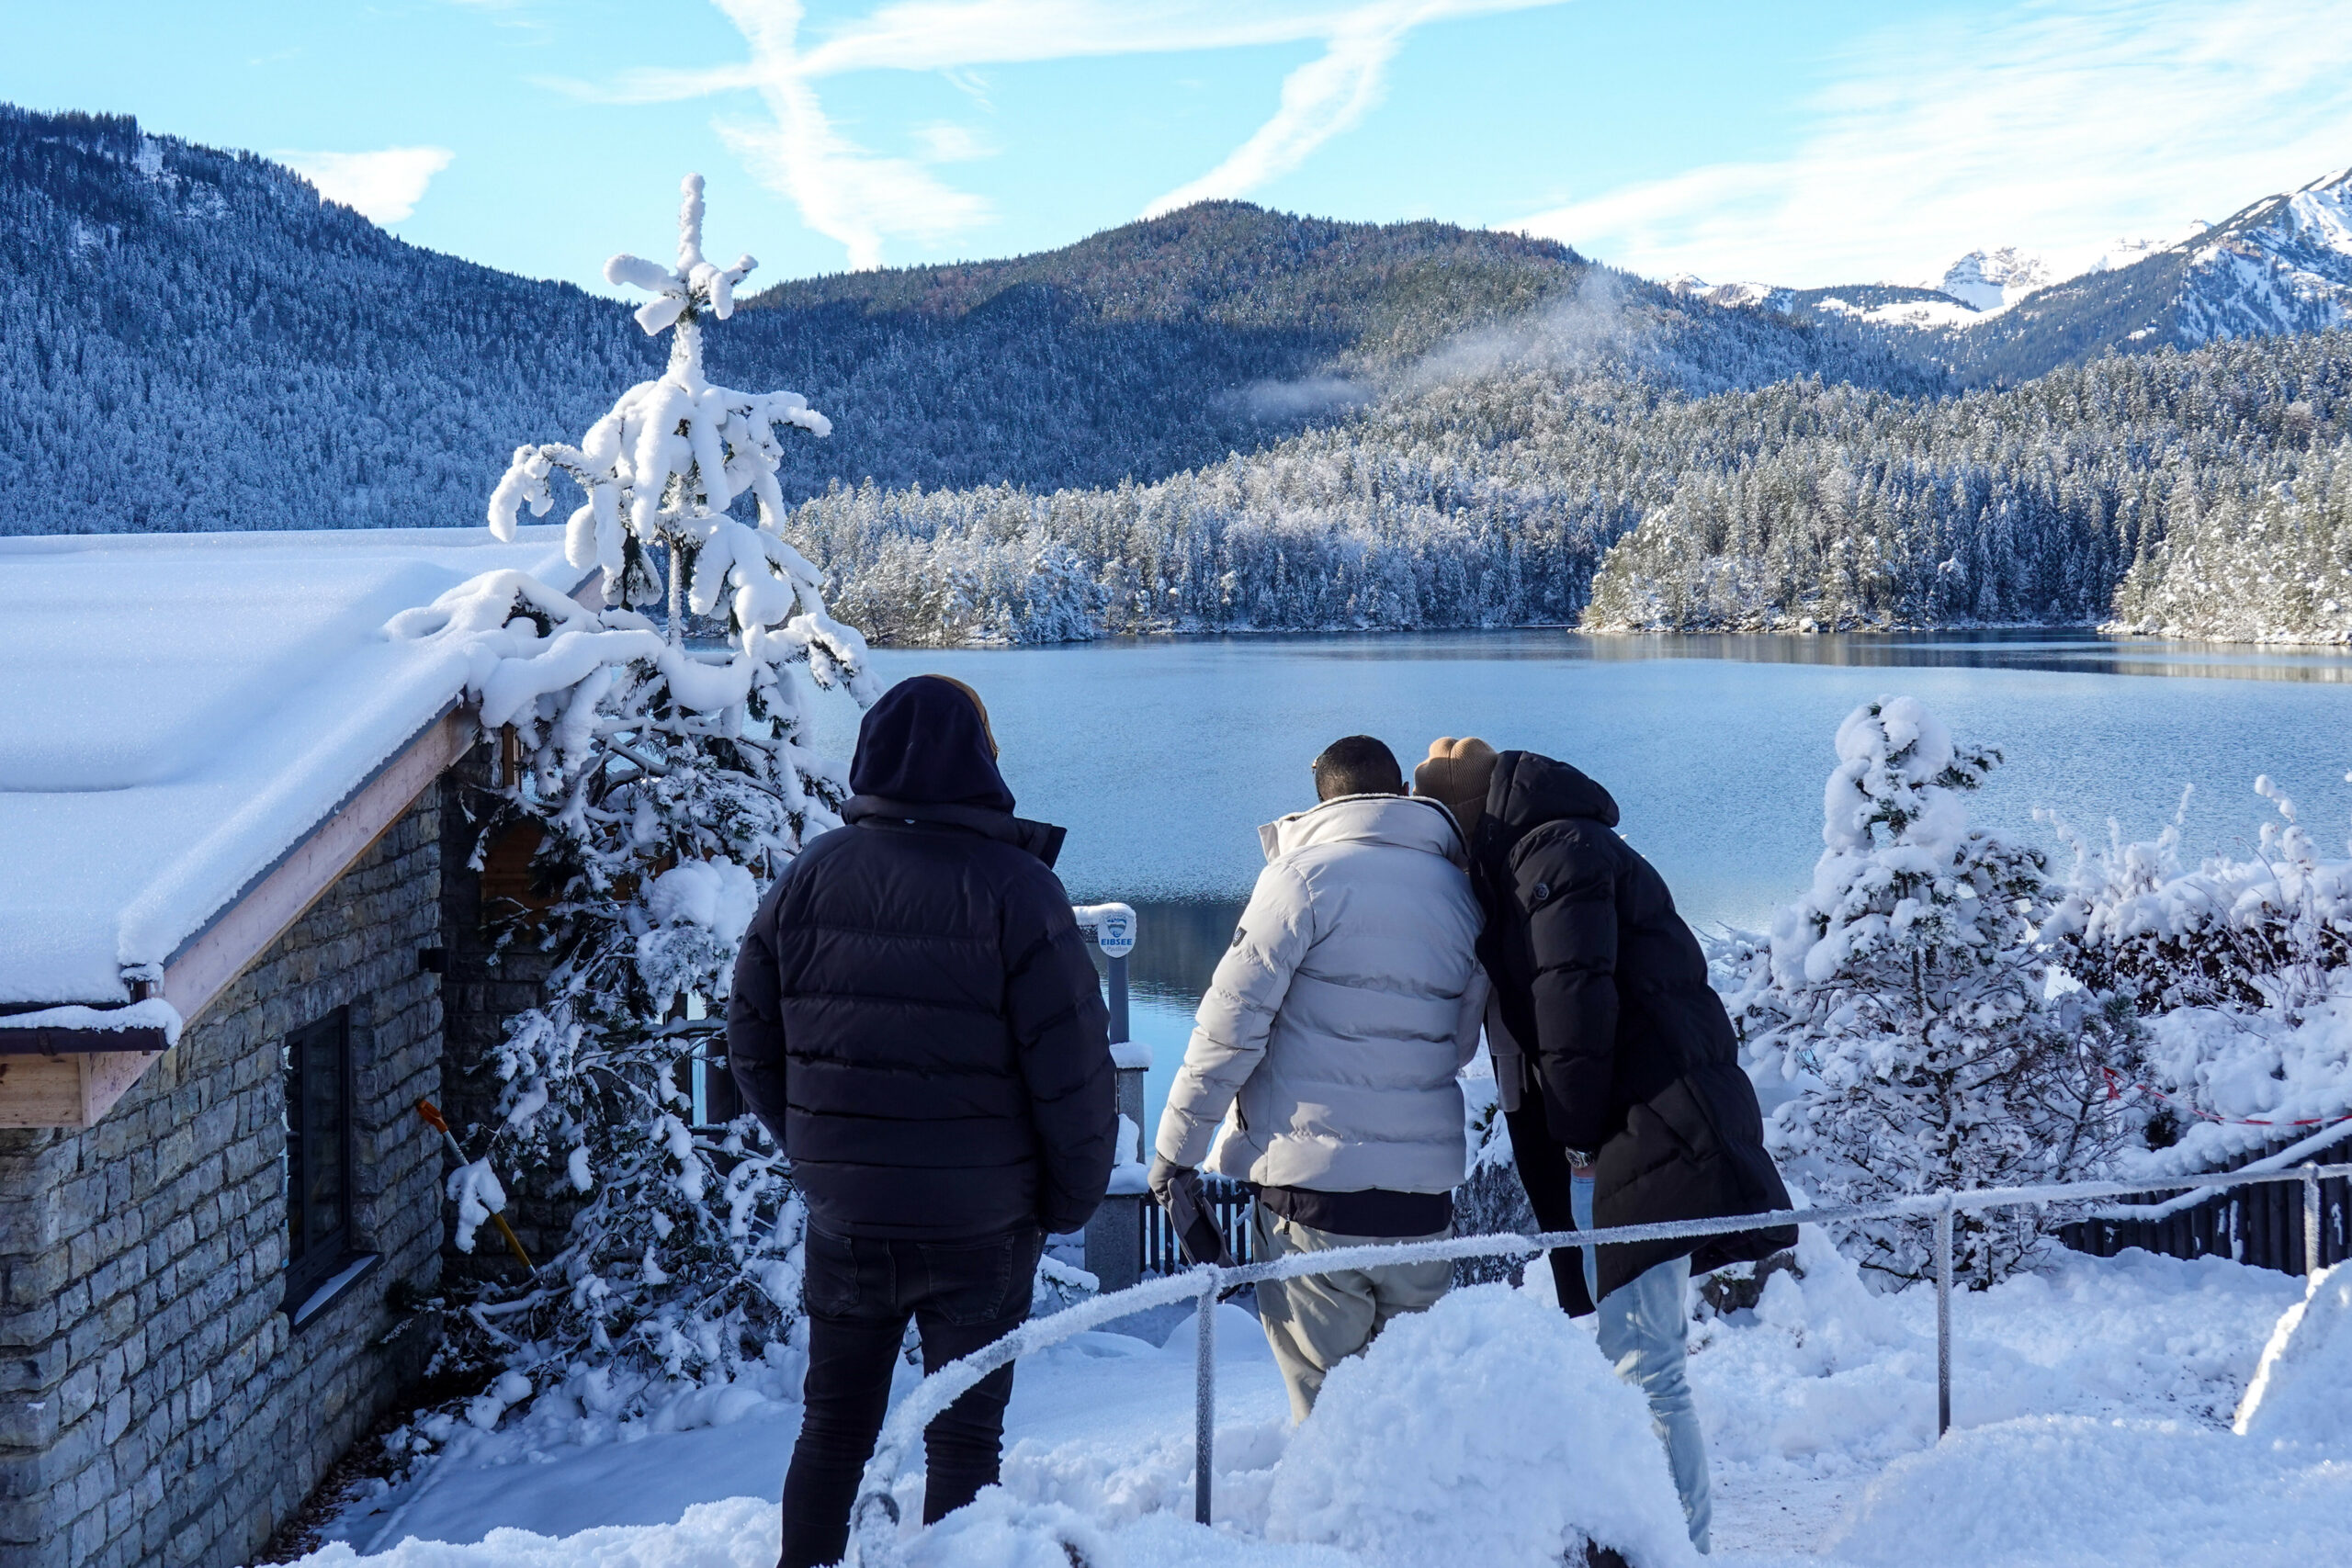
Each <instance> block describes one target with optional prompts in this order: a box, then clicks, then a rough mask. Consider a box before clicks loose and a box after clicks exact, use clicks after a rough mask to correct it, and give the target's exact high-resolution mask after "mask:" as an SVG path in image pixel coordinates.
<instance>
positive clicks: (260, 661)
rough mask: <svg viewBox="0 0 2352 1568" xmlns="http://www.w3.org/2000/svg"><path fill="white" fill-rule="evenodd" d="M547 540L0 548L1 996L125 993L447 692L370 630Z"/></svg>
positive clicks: (403, 651)
mask: <svg viewBox="0 0 2352 1568" xmlns="http://www.w3.org/2000/svg"><path fill="white" fill-rule="evenodd" d="M562 533H563V531H562V530H561V529H560V528H558V527H531V528H523V529H519V530H517V532H516V536H515V539H514V540H513V542H511V543H500V542H498V541H497V540H495V539H494V538H492V536H491V535H490V533H489V531H488V530H486V529H481V528H446V529H444V528H398V529H367V530H361V529H354V530H350V531H322V532H316V533H243V534H164V535H106V536H66V537H32V538H0V716H5V718H0V1004H19V1005H21V1004H26V1003H57V1002H114V1001H121V1000H127V999H128V998H129V995H130V992H129V990H128V988H127V987H126V985H125V983H124V980H123V977H122V972H123V970H124V969H125V967H127V966H130V965H138V964H165V963H167V962H169V961H170V960H171V959H172V957H173V956H174V954H175V953H177V952H178V951H179V950H180V949H181V948H182V947H183V946H184V945H185V944H186V943H187V942H189V941H190V940H191V939H192V938H194V937H196V936H198V935H199V934H200V933H201V932H202V931H204V929H205V927H206V926H207V924H208V923H209V922H210V921H211V920H212V919H213V918H214V917H215V916H217V915H218V914H219V913H220V911H221V910H223V909H224V908H228V907H229V906H231V905H232V904H234V903H235V902H236V901H237V899H238V898H239V897H240V896H241V895H242V894H243V892H244V891H245V890H246V889H248V888H249V887H251V886H253V885H254V883H255V882H256V881H257V880H258V879H259V878H261V877H262V876H264V875H265V874H267V873H268V872H269V871H270V869H271V867H272V866H274V865H275V864H276V863H277V862H278V861H279V860H280V859H281V858H282V857H284V856H285V855H286V854H287V853H288V852H289V851H290V850H293V849H294V848H296V847H297V846H299V845H300V843H301V842H302V841H303V840H304V839H305V838H307V837H308V836H309V835H310V834H311V830H312V829H315V828H316V827H317V826H318V825H319V824H320V823H321V822H322V821H323V820H325V819H326V818H329V817H331V816H333V815H334V813H335V811H336V809H337V807H340V806H341V805H342V804H343V803H344V802H345V800H346V799H347V798H348V797H349V796H350V795H352V793H353V792H354V791H355V790H356V789H358V788H359V787H360V786H362V785H363V784H366V783H367V782H368V779H369V778H370V777H371V776H372V775H373V774H374V773H376V772H377V770H378V769H379V768H380V767H381V766H382V765H383V764H384V763H385V762H386V761H387V760H388V759H390V758H391V757H393V756H394V755H396V754H397V753H399V752H400V751H401V750H402V748H404V747H405V746H407V744H408V743H409V742H410V741H411V740H413V739H415V738H416V737H417V736H418V735H419V734H420V733H421V732H422V731H424V729H426V728H429V727H430V726H432V725H433V724H434V723H435V721H436V720H437V719H439V718H440V716H442V715H443V714H445V713H446V712H447V711H448V709H449V707H450V705H451V704H452V703H454V702H455V701H456V700H457V698H458V694H459V693H460V692H461V691H462V690H463V688H464V685H465V680H466V673H467V661H466V659H465V656H464V654H463V653H462V651H461V650H460V649H458V648H456V647H454V646H451V645H449V644H448V643H447V642H446V641H443V640H435V639H425V640H402V641H394V640H392V639H390V638H389V637H386V636H385V635H384V629H383V628H384V623H385V622H386V621H387V620H389V619H390V618H391V617H392V616H393V615H397V614H398V613H399V612H401V611H402V610H405V609H410V608H413V607H414V606H416V605H420V604H431V603H432V602H433V600H434V599H435V597H436V596H437V595H439V594H440V593H442V592H444V591H446V590H447V589H449V588H451V587H454V586H456V585H457V584H458V583H460V582H463V581H466V580H467V579H469V578H471V577H473V576H475V575H477V574H479V573H481V572H485V571H494V570H502V569H511V570H521V571H526V572H530V573H532V574H534V575H536V576H537V577H539V578H540V579H541V581H545V582H547V583H548V584H549V585H551V586H555V587H558V588H560V589H563V590H566V591H569V590H571V589H572V588H575V587H576V586H578V584H579V583H580V582H581V581H582V579H583V577H584V575H585V574H584V573H583V572H582V570H579V569H576V568H573V567H571V566H569V565H567V564H566V562H565V560H564V551H563V537H562Z"/></svg>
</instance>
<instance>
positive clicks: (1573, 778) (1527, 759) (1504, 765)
mask: <svg viewBox="0 0 2352 1568" xmlns="http://www.w3.org/2000/svg"><path fill="white" fill-rule="evenodd" d="M1487 815H1488V816H1489V817H1491V818H1494V819H1495V820H1496V821H1498V822H1499V823H1501V824H1502V825H1503V826H1504V827H1505V828H1506V829H1509V830H1510V833H1511V834H1512V835H1513V836H1514V837H1516V836H1517V835H1519V834H1521V833H1523V832H1525V831H1526V830H1527V829H1530V828H1535V827H1540V826H1541V825H1543V824H1544V823H1546V822H1556V821H1558V820H1559V819H1560V818H1564V817H1589V818H1592V819H1593V820H1594V821H1597V822H1599V823H1600V825H1601V826H1602V827H1604V828H1614V827H1615V826H1617V802H1616V801H1614V800H1613V799H1611V797H1610V795H1609V792H1608V791H1607V790H1605V789H1603V788H1601V787H1600V784H1597V783H1596V782H1594V781H1593V780H1592V779H1590V778H1589V777H1587V776H1586V775H1585V774H1583V773H1579V772H1577V770H1576V769H1574V768H1572V767H1570V766H1568V765H1567V764H1566V762H1561V761H1554V760H1553V759H1552V758H1550V757H1546V756H1543V755H1541V754H1540V753H1538V752H1534V751H1506V752H1504V753H1503V754H1502V755H1501V756H1500V757H1499V758H1498V759H1496V761H1495V776H1494V779H1493V780H1492V782H1490V783H1489V784H1487Z"/></svg>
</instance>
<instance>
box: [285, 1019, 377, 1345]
mask: <svg viewBox="0 0 2352 1568" xmlns="http://www.w3.org/2000/svg"><path fill="white" fill-rule="evenodd" d="M351 1077H352V1073H351V1019H350V1014H349V1011H348V1010H346V1009H344V1008H337V1009H336V1010H334V1011H333V1012H332V1013H329V1014H328V1015H327V1016H326V1017H324V1018H322V1019H321V1020H320V1021H318V1022H316V1023H312V1024H309V1025H306V1026H305V1027H303V1028H301V1029H298V1030H296V1031H294V1032H292V1033H290V1034H288V1036H287V1037H286V1226H287V1238H286V1310H287V1313H288V1315H289V1316H291V1317H292V1318H293V1319H294V1323H295V1326H297V1327H300V1325H302V1323H303V1322H304V1321H306V1320H307V1319H308V1318H309V1317H310V1316H311V1314H314V1313H316V1312H317V1311H318V1310H319V1308H321V1307H322V1306H324V1305H325V1304H326V1303H328V1302H329V1301H331V1300H333V1299H334V1295H335V1293H336V1292H339V1291H340V1290H341V1289H342V1288H343V1287H344V1286H345V1284H348V1283H350V1282H351V1281H352V1280H356V1279H357V1278H358V1277H359V1275H360V1274H362V1273H364V1272H366V1271H367V1267H368V1264H370V1263H372V1262H373V1261H374V1259H373V1258H368V1257H367V1256H364V1255H363V1254H361V1252H360V1251H359V1248H358V1247H357V1246H356V1245H355V1243H354V1240H353V1236H352V1228H351V1176H352V1158H351V1145H352V1121H351V1087H352V1086H351Z"/></svg>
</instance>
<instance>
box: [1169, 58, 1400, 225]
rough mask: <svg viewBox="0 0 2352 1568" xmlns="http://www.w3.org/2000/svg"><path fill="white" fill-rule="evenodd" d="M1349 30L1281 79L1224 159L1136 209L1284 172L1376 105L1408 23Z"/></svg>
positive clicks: (1241, 190) (1239, 188)
mask: <svg viewBox="0 0 2352 1568" xmlns="http://www.w3.org/2000/svg"><path fill="white" fill-rule="evenodd" d="M1350 20H1351V22H1352V23H1354V24H1355V25H1352V26H1350V27H1348V28H1345V29H1344V30H1343V31H1341V32H1340V33H1339V34H1338V35H1336V36H1335V37H1333V39H1331V42H1330V47H1329V49H1328V50H1327V51H1325V52H1324V54H1323V55H1322V56H1321V57H1320V58H1318V59H1316V60H1312V61H1309V62H1307V63H1306V64H1305V65H1302V66H1300V67H1299V68H1298V69H1297V70H1295V71H1294V72H1292V73H1290V74H1289V75H1288V76H1286V77H1284V78H1283V92H1282V103H1281V106H1280V107H1278V108H1276V109H1275V110H1274V117H1273V118H1272V119H1270V120H1268V121H1267V122H1266V123H1265V124H1263V125H1261V126H1260V127H1259V128H1258V130H1257V131H1256V133H1255V134H1253V135H1252V136H1251V137H1250V140H1249V141H1244V142H1243V143H1242V144H1241V145H1240V146H1238V147H1237V148H1235V149H1234V150H1233V151H1232V152H1231V153H1229V154H1228V155H1227V157H1226V160H1225V162H1223V163H1222V164H1218V165H1217V166H1216V168H1214V169H1211V170H1210V171H1209V172H1208V173H1207V174H1205V175H1201V176H1200V177H1199V178H1198V179H1194V180H1188V181H1186V182H1185V183H1184V184H1182V185H1181V186H1177V187H1176V188H1175V189H1174V190H1171V191H1170V192H1169V193H1168V194H1167V195H1165V196H1163V197H1160V198H1159V200H1157V201H1155V202H1153V203H1152V204H1151V205H1150V206H1148V207H1147V208H1145V209H1144V216H1145V217H1147V218H1156V217H1158V216H1159V214H1161V213H1163V212H1173V211H1174V210H1176V209H1178V208H1180V207H1187V206H1190V205H1191V204H1192V203H1193V202H1195V201H1202V200H1205V199H1207V198H1209V197H1235V196H1240V195H1243V194H1245V193H1247V192H1249V191H1252V190H1255V189H1257V188H1258V187H1259V186H1261V185H1264V184H1265V183H1266V182H1267V181H1268V180H1271V179H1273V178H1274V177H1275V176H1277V175H1286V174H1288V173H1290V171H1291V170H1293V169H1295V168H1296V167H1298V166H1299V164H1303V163H1305V162H1306V159H1307V155H1308V154H1309V153H1311V152H1314V151H1315V150H1316V149H1317V147H1320V146H1322V145H1323V143H1325V142H1326V141H1330V140H1331V138H1333V137H1334V136H1337V135H1339V134H1340V132H1341V131H1344V130H1349V129H1351V128H1352V127H1353V126H1354V125H1355V124H1356V122H1357V121H1359V120H1361V119H1363V117H1364V114H1365V113H1366V111H1368V110H1369V109H1370V108H1371V107H1373V106H1374V104H1376V103H1378V102H1379V101H1380V93H1381V86H1382V80H1381V78H1382V74H1383V73H1384V72H1385V70H1386V68H1387V65H1388V62H1389V61H1390V60H1392V59H1394V58H1395V57H1396V54H1397V45H1399V44H1400V43H1402V42H1403V41H1404V39H1405V34H1406V33H1407V32H1408V30H1410V28H1411V26H1412V24H1411V23H1410V22H1408V21H1398V20H1392V19H1390V18H1388V17H1369V16H1368V17H1351V18H1350Z"/></svg>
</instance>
